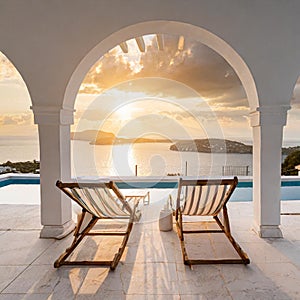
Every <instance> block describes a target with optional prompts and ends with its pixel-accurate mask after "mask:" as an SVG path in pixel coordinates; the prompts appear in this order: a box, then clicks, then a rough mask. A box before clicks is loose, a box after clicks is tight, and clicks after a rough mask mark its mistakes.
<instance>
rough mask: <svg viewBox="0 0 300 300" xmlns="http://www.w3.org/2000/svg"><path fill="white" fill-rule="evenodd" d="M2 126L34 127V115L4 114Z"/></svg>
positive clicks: (1, 121) (0, 116) (0, 119)
mask: <svg viewBox="0 0 300 300" xmlns="http://www.w3.org/2000/svg"><path fill="white" fill-rule="evenodd" d="M0 124H1V126H5V125H22V126H23V125H32V124H33V114H32V113H31V112H29V113H22V114H4V115H0Z"/></svg>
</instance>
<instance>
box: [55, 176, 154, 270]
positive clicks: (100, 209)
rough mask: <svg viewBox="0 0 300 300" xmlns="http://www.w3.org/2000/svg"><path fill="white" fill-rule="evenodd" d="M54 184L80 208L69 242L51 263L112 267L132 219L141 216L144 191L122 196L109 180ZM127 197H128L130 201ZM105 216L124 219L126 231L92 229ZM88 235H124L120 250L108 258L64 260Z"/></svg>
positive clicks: (119, 254) (129, 229)
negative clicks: (106, 259)
mask: <svg viewBox="0 0 300 300" xmlns="http://www.w3.org/2000/svg"><path fill="white" fill-rule="evenodd" d="M56 186H57V187H58V188H59V189H60V190H62V191H63V192H64V193H65V194H66V195H67V196H68V197H70V198H71V199H72V200H73V201H75V202H76V203H77V204H78V205H79V206H81V208H82V214H81V215H80V218H79V220H78V224H77V226H76V228H75V231H74V240H73V242H72V245H71V246H70V247H69V248H68V249H66V251H65V252H64V253H63V254H62V255H61V256H60V257H59V258H58V259H57V260H56V261H55V263H54V267H56V268H58V267H60V266H61V265H108V266H110V268H111V270H114V269H115V268H116V266H117V264H118V262H119V260H120V258H121V256H122V254H123V252H124V249H125V247H126V244H127V241H128V239H129V235H130V232H131V229H132V226H133V223H134V222H135V221H138V220H139V219H140V217H141V213H140V211H138V209H137V208H138V204H139V201H140V200H143V199H144V198H145V197H147V196H149V195H148V193H147V194H146V195H141V196H128V197H124V196H123V195H122V193H121V192H120V190H119V189H118V187H117V186H116V184H115V183H114V182H112V181H110V182H99V183H98V182H97V183H87V182H85V183H75V182H71V183H63V182H61V181H57V183H56ZM129 200H130V201H129ZM105 219H118V220H127V221H126V222H127V228H126V230H125V231H122V232H120V231H115V232H111V231H110V232H108V231H104V232H99V231H91V230H92V229H93V227H94V226H95V225H96V223H97V222H98V221H101V220H105ZM89 235H93V236H96V235H99V236H101V235H105V236H109V235H111V236H117V235H119V236H124V238H123V241H122V244H121V247H120V248H119V251H118V252H117V253H116V254H115V256H114V258H113V259H112V260H109V261H74V260H73V261H67V260H66V259H67V258H68V257H69V256H70V255H71V253H72V252H73V251H74V250H75V248H76V247H77V246H78V245H79V244H80V242H81V241H82V240H83V238H84V237H86V236H89Z"/></svg>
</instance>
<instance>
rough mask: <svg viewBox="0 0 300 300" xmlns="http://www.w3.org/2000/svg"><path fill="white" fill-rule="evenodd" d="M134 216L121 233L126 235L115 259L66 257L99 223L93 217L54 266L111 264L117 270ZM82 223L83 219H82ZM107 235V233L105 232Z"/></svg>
mask: <svg viewBox="0 0 300 300" xmlns="http://www.w3.org/2000/svg"><path fill="white" fill-rule="evenodd" d="M133 216H134V215H132V217H131V219H130V221H129V223H128V226H127V229H126V231H125V232H124V233H121V235H124V238H123V241H122V244H121V247H120V248H119V250H118V252H117V253H116V254H115V256H114V258H113V260H111V261H66V259H67V258H68V257H69V256H70V255H71V253H72V252H73V251H74V250H75V248H76V247H77V246H78V245H79V244H80V242H81V241H82V239H83V238H84V237H85V236H87V235H89V231H90V230H91V229H92V228H93V227H94V225H95V224H96V223H97V221H98V219H97V218H95V217H93V219H92V220H91V221H90V222H89V224H88V225H87V227H86V228H85V229H84V230H83V231H82V233H78V232H79V229H78V231H76V232H77V234H76V235H75V237H74V240H73V242H72V244H71V246H70V247H69V248H67V249H66V250H65V252H64V253H63V254H62V255H61V256H60V257H59V258H58V259H57V260H56V261H55V263H54V267H55V268H58V267H60V266H61V265H89V266H110V269H111V270H112V271H114V270H115V268H116V267H117V265H118V263H119V261H120V259H121V257H122V255H123V252H124V250H125V247H126V245H127V242H128V239H129V235H130V233H131V230H132V227H133ZM81 223H82V221H81ZM93 235H101V233H98V234H97V233H93ZM105 235H107V234H105Z"/></svg>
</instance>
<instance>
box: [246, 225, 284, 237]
mask: <svg viewBox="0 0 300 300" xmlns="http://www.w3.org/2000/svg"><path fill="white" fill-rule="evenodd" d="M252 229H253V230H254V231H255V232H256V233H257V234H258V236H259V237H261V238H282V237H283V235H282V232H281V229H280V228H279V226H278V225H256V224H254V225H253V227H252Z"/></svg>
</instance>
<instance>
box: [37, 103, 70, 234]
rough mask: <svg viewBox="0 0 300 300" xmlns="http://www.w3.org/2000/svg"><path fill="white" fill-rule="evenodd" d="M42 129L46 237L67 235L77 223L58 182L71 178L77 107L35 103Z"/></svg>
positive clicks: (43, 230)
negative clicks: (74, 111)
mask: <svg viewBox="0 0 300 300" xmlns="http://www.w3.org/2000/svg"><path fill="white" fill-rule="evenodd" d="M32 110H33V112H34V120H35V123H36V124H38V129H39V144H40V178H41V222H42V225H43V228H42V230H41V233H40V236H41V237H42V238H57V239H60V238H63V237H65V236H66V235H68V234H69V233H70V232H71V231H72V230H73V229H74V227H75V225H74V222H73V221H72V207H71V202H70V199H68V198H67V197H66V196H65V195H64V194H63V193H62V192H61V191H60V190H59V189H58V188H57V187H56V186H55V183H56V181H57V180H62V181H67V180H70V179H71V159H70V124H72V123H73V110H67V109H60V108H59V107H41V106H38V107H37V106H33V107H32Z"/></svg>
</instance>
